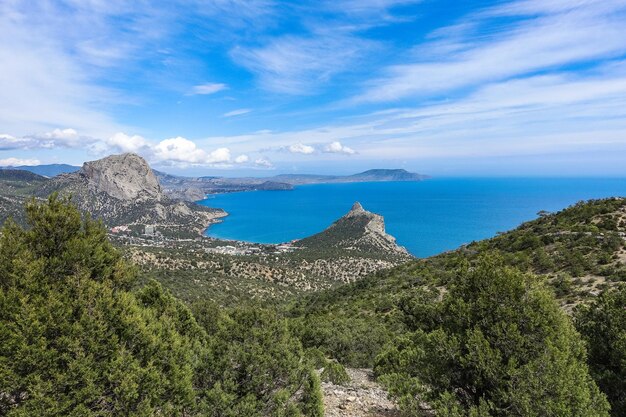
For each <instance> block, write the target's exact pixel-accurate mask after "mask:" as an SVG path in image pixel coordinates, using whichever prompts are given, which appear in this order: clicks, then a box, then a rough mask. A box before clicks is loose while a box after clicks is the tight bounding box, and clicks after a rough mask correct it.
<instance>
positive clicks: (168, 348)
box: [0, 196, 626, 416]
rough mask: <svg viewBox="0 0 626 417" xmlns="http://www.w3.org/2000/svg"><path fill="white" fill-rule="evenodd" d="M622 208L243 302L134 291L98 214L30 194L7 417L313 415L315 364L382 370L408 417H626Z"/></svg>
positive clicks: (6, 364)
mask: <svg viewBox="0 0 626 417" xmlns="http://www.w3.org/2000/svg"><path fill="white" fill-rule="evenodd" d="M625 205H626V202H625V201H624V200H619V199H618V200H603V201H594V202H590V203H586V204H580V205H577V206H574V207H572V208H570V209H567V210H564V211H563V212H561V213H557V214H544V215H542V216H541V217H540V218H539V219H538V220H536V221H534V222H529V223H527V224H525V225H522V226H521V227H520V228H519V229H517V230H515V231H513V232H511V233H509V234H503V235H501V236H498V237H496V238H494V239H491V240H488V241H484V242H477V243H473V244H471V245H468V246H467V247H465V248H462V249H460V250H458V251H455V252H451V253H447V254H443V255H440V256H437V257H434V258H431V259H427V260H418V261H414V262H409V263H407V264H405V265H403V266H401V267H398V268H394V269H391V270H387V271H382V272H379V273H377V274H374V275H370V276H368V277H366V278H364V279H362V280H360V281H357V282H354V283H350V284H347V285H342V286H338V287H336V288H333V289H330V290H326V291H319V292H315V293H312V294H309V295H306V296H296V297H294V296H293V295H292V296H290V298H288V299H287V300H286V301H285V302H284V303H283V304H281V305H278V306H272V305H270V304H264V303H252V302H248V303H246V304H245V305H239V306H235V305H233V304H232V303H229V302H228V301H227V300H228V298H229V296H228V295H224V296H222V297H216V298H215V299H214V300H209V299H206V298H201V299H198V298H194V297H188V298H187V301H188V302H187V303H186V304H185V303H184V302H183V301H179V299H178V298H176V297H175V296H173V295H172V294H171V293H170V292H169V290H167V289H165V288H164V287H163V285H162V284H160V283H158V282H156V281H154V280H149V279H147V277H145V275H144V278H143V279H142V280H141V281H138V271H137V269H136V268H135V267H134V266H133V265H131V264H130V263H128V261H126V260H125V259H124V258H123V257H122V256H121V254H120V252H119V251H118V250H117V249H116V248H114V247H113V246H112V245H111V244H110V243H109V241H108V239H107V236H106V231H105V229H104V228H103V227H102V225H101V224H100V223H99V222H96V221H93V220H91V219H89V218H88V217H82V216H81V214H80V213H79V212H78V211H77V210H76V209H75V208H74V207H73V206H72V205H71V204H70V202H69V201H68V200H66V199H60V198H58V197H56V196H52V197H50V198H49V200H48V201H47V202H45V203H36V202H31V203H29V204H28V205H27V207H26V210H25V213H26V221H27V227H26V228H22V227H20V226H18V225H17V224H15V223H12V222H10V221H9V222H7V223H6V224H5V226H4V228H3V229H2V236H1V237H0V415H2V416H4V415H6V416H32V415H38V416H53V415H54V416H57V415H74V416H104V415H120V416H121V415H124V416H156V415H163V416H170V415H172V416H174V415H177V416H183V415H184V416H255V415H257V416H266V415H267V416H297V415H305V416H321V415H323V410H322V393H321V390H320V380H319V376H318V372H316V371H315V369H318V370H319V369H321V368H324V370H323V372H321V377H322V378H323V379H325V380H329V381H332V382H334V383H337V384H341V383H345V382H346V378H347V377H348V376H347V374H346V372H345V370H344V366H355V367H374V368H375V372H376V374H377V376H378V378H379V380H380V381H381V382H383V383H384V384H385V386H386V387H387V388H388V390H389V392H390V393H391V395H393V396H394V397H395V398H396V399H397V400H398V401H399V403H400V405H401V407H402V410H403V412H404V413H405V414H406V415H407V416H421V415H432V414H433V413H436V415H439V416H544V415H551V416H571V415H578V416H608V415H609V413H611V414H612V415H614V416H619V415H624V412H625V410H626V400H625V397H624V392H626V387H625V386H624V384H625V381H626V288H625V286H624V285H623V284H621V281H623V278H622V275H621V274H622V272H621V271H623V268H624V265H623V263H621V259H622V258H621V254H622V253H623V250H624V248H623V239H622V235H620V233H621V232H622V231H623V230H624V224H623V223H621V222H622V220H623V217H622V213H623V210H624V206H625ZM535 238H536V239H535ZM528 242H534V243H528ZM542 253H544V254H545V256H546V257H547V258H548V259H549V260H550V262H549V263H548V262H546V261H545V260H542V259H543V255H541V254H542ZM572 259H583V260H584V262H582V263H579V264H573V263H572V262H573V261H572V262H570V260H572ZM578 268H582V269H578ZM194 271H195V272H194V274H195V276H196V275H197V274H200V273H201V268H200V269H196V270H194ZM156 277H157V278H161V277H160V276H158V275H157V276H156ZM168 277H169V278H170V279H172V280H176V279H177V277H175V276H173V275H172V274H168ZM559 277H568V278H569V279H570V280H571V282H570V284H569V286H568V287H567V291H564V290H563V288H564V287H563V285H562V284H561V282H562V280H559ZM576 277H578V278H580V277H585V278H589V277H592V278H593V277H597V278H598V279H599V278H603V279H604V280H603V282H602V283H603V284H604V285H602V286H601V287H600V286H598V285H596V286H593V287H592V288H590V287H589V286H588V285H587V284H588V281H587V280H585V281H581V282H580V283H577V282H576V281H575V278H576ZM233 279H234V277H233ZM233 282H234V281H233ZM163 283H164V284H168V281H167V280H163ZM168 285H171V284H168ZM176 285H179V286H180V288H183V287H184V285H183V283H182V281H176ZM214 290H215V291H218V290H219V288H218V286H216V287H215V288H214ZM596 291H597V293H599V296H597V297H594V294H595V292H596ZM226 294H227V293H226ZM285 295H288V294H285ZM240 299H243V298H240ZM216 301H217V302H216ZM563 307H565V308H563ZM609 410H610V411H609Z"/></svg>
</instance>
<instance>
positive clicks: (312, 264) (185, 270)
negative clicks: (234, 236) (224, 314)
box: [116, 203, 413, 305]
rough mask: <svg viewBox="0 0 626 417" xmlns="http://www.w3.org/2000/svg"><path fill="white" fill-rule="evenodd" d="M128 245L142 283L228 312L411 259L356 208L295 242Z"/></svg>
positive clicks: (374, 218) (380, 223)
mask: <svg viewBox="0 0 626 417" xmlns="http://www.w3.org/2000/svg"><path fill="white" fill-rule="evenodd" d="M116 239H117V238H116ZM123 242H124V243H125V244H127V245H128V244H130V248H129V256H130V257H131V259H132V260H133V261H134V262H135V263H136V264H138V265H140V266H141V268H142V271H143V272H142V276H143V278H144V279H148V278H155V279H157V280H158V281H160V282H161V283H162V284H163V285H165V286H166V287H167V288H169V289H171V290H172V292H173V293H174V294H176V295H177V296H179V297H181V298H183V299H184V300H187V301H193V300H197V299H202V298H209V299H212V300H214V301H218V302H220V303H223V304H227V305H230V304H232V303H237V302H240V301H242V300H249V299H257V300H277V299H285V298H288V296H292V295H296V294H299V293H302V292H311V291H318V290H321V289H326V288H331V287H335V286H338V285H340V284H343V283H347V282H353V281H357V280H359V279H362V278H363V277H365V276H368V275H369V274H372V273H374V272H376V271H380V270H383V269H387V268H391V267H394V266H397V265H400V264H403V263H405V262H407V261H409V260H410V259H413V257H412V256H411V255H409V254H408V253H407V252H406V251H405V250H404V248H402V247H400V246H398V245H396V243H395V239H394V238H393V237H392V236H390V235H388V234H387V233H385V231H384V220H383V218H382V217H381V216H379V215H376V214H373V213H370V212H367V211H365V210H363V208H362V207H361V206H360V204H358V203H356V204H355V206H354V207H353V209H352V210H350V211H349V212H348V213H347V214H346V215H344V216H343V217H341V218H340V219H339V220H337V221H336V222H335V223H334V224H333V225H331V226H330V227H329V228H328V229H326V230H325V231H323V232H320V233H319V234H316V235H314V236H312V237H310V238H306V239H302V240H300V241H296V242H292V243H284V244H279V245H263V244H254V243H245V242H235V241H220V240H215V239H210V238H204V239H202V240H198V241H191V242H189V241H180V240H179V241H170V242H167V243H166V245H165V246H163V245H155V244H152V243H151V242H150V241H145V240H141V241H139V240H135V241H134V242H133V241H130V242H129V241H128V240H123Z"/></svg>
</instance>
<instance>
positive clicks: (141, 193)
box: [79, 153, 162, 201]
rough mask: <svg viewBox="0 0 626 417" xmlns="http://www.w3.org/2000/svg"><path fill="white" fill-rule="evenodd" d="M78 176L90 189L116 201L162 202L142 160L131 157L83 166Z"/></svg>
mask: <svg viewBox="0 0 626 417" xmlns="http://www.w3.org/2000/svg"><path fill="white" fill-rule="evenodd" d="M79 173H80V175H82V176H83V177H85V178H86V179H87V181H88V186H89V188H90V189H92V190H93V191H95V192H103V193H106V194H107V195H109V196H111V197H114V198H117V199H119V200H135V201H143V200H148V199H156V200H160V199H161V198H162V191H161V185H160V184H159V181H158V179H157V177H156V176H155V175H154V172H152V169H151V168H150V166H149V165H148V163H147V162H146V160H145V159H143V158H142V157H140V156H139V155H136V154H134V153H125V154H121V155H111V156H107V157H106V158H102V159H99V160H97V161H90V162H85V164H83V167H82V168H81V169H80V171H79Z"/></svg>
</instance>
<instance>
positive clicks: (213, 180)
mask: <svg viewBox="0 0 626 417" xmlns="http://www.w3.org/2000/svg"><path fill="white" fill-rule="evenodd" d="M154 172H155V174H156V175H157V178H158V179H159V182H160V183H161V185H162V186H163V189H164V191H165V193H166V194H168V195H170V196H171V197H174V198H181V199H185V200H191V201H194V200H200V199H202V198H204V197H205V196H206V195H207V194H217V193H228V192H235V191H256V190H291V189H292V188H293V187H294V186H295V185H302V184H325V183H350V182H386V181H422V180H425V179H427V178H429V177H428V176H427V175H422V174H415V173H412V172H408V171H406V170H404V169H370V170H368V171H365V172H361V173H358V174H353V175H316V174H282V175H276V176H273V177H266V178H254V177H247V178H221V177H182V176H176V175H170V174H166V173H164V172H159V171H154Z"/></svg>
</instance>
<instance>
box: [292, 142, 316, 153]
mask: <svg viewBox="0 0 626 417" xmlns="http://www.w3.org/2000/svg"><path fill="white" fill-rule="evenodd" d="M287 149H288V150H289V152H291V153H301V154H304V155H310V154H312V153H315V148H314V147H312V146H309V145H304V144H302V143H296V144H295V145H290V146H289V147H288V148H287Z"/></svg>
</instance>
